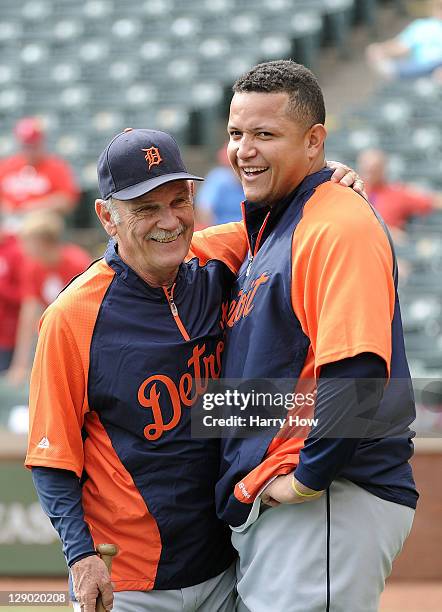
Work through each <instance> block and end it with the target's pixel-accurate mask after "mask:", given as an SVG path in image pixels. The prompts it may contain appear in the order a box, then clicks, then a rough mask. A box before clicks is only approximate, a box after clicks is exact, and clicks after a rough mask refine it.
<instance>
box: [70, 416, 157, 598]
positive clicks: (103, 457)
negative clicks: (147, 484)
mask: <svg viewBox="0 0 442 612" xmlns="http://www.w3.org/2000/svg"><path fill="white" fill-rule="evenodd" d="M85 428H86V431H87V433H88V437H87V438H86V440H85V443H84V453H85V457H86V460H87V475H88V479H87V480H86V482H85V484H84V485H83V494H82V502H83V508H84V513H85V519H86V522H87V523H88V525H89V528H90V530H91V534H92V537H93V540H94V543H95V545H97V544H100V543H105V542H112V543H113V544H116V545H117V546H118V548H119V552H118V555H117V556H116V557H114V560H113V562H112V581H113V582H114V584H115V590H116V591H126V590H136V591H145V590H150V589H152V588H153V586H154V583H155V577H156V573H157V569H158V563H159V560H160V557H161V536H160V532H159V529H158V526H157V524H156V522H155V519H154V518H153V516H152V515H151V514H150V513H149V511H148V508H147V507H146V503H145V501H144V500H143V498H142V497H141V495H140V493H139V491H138V489H137V487H136V486H135V484H134V482H133V479H132V476H131V475H130V473H129V472H128V471H127V470H126V469H125V467H124V466H123V464H122V463H121V461H120V459H119V457H118V455H117V454H116V452H115V450H114V448H113V446H112V442H111V440H110V439H109V436H108V434H107V433H106V430H105V429H104V427H103V425H102V423H101V422H100V419H99V417H98V414H97V413H96V412H90V413H89V414H88V415H87V416H86V419H85ZM148 468H149V466H146V469H148ZM128 577H131V578H130V579H128Z"/></svg>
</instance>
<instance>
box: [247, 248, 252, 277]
mask: <svg viewBox="0 0 442 612" xmlns="http://www.w3.org/2000/svg"><path fill="white" fill-rule="evenodd" d="M252 263H253V255H250V253H249V263H248V265H247V270H246V276H248V275H249V274H250V269H251V267H252Z"/></svg>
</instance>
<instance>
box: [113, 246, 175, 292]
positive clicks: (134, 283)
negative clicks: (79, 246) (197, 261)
mask: <svg viewBox="0 0 442 612" xmlns="http://www.w3.org/2000/svg"><path fill="white" fill-rule="evenodd" d="M104 259H105V261H106V263H107V264H108V266H110V267H111V268H112V270H114V272H115V274H116V275H117V277H118V278H119V279H121V280H122V281H123V282H124V283H125V284H126V285H127V286H128V287H130V289H131V291H133V292H134V293H138V294H139V295H143V296H144V297H145V298H149V299H151V300H154V301H163V302H165V301H167V300H166V295H165V293H164V290H163V288H162V287H151V286H150V285H149V283H146V281H145V280H143V279H142V278H141V277H140V276H138V274H137V273H136V272H135V270H133V269H132V268H131V267H130V266H128V265H127V263H125V262H124V261H123V260H122V259H121V257H120V256H119V254H118V245H117V243H116V241H115V240H114V239H113V238H111V239H110V240H109V243H108V245H107V248H106V251H105V254H104ZM186 272H187V267H186V264H181V265H180V267H179V269H178V274H177V276H176V278H175V283H174V284H175V289H174V299H175V300H176V299H179V297H180V294H181V293H182V292H183V291H184V287H185V282H186V280H185V279H186Z"/></svg>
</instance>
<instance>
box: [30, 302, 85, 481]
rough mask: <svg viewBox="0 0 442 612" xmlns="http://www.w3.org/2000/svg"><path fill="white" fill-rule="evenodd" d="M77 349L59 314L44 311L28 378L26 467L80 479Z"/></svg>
mask: <svg viewBox="0 0 442 612" xmlns="http://www.w3.org/2000/svg"><path fill="white" fill-rule="evenodd" d="M85 380H86V378H85V372H84V369H83V363H82V359H81V356H80V352H79V348H78V346H77V344H76V342H75V340H74V337H73V334H72V331H71V329H70V326H69V324H68V322H67V320H66V318H65V315H64V314H63V312H62V311H61V310H59V309H58V308H57V307H56V305H53V306H51V307H50V308H48V309H47V310H46V312H45V314H44V315H43V318H42V321H41V324H40V335H39V339H38V344H37V350H36V355H35V360H34V366H33V369H32V375H31V386H30V398H29V419H30V420H29V441H28V453H27V456H26V461H25V465H26V467H31V466H45V467H53V468H60V469H65V470H71V471H73V472H75V473H76V474H77V476H78V477H81V473H82V471H83V440H82V436H81V429H82V426H83V418H84V413H85V411H86V410H87V400H86V383H85Z"/></svg>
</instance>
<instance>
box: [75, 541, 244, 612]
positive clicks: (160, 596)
mask: <svg viewBox="0 0 442 612" xmlns="http://www.w3.org/2000/svg"><path fill="white" fill-rule="evenodd" d="M214 554H216V551H214ZM235 582H236V574H235V564H233V565H231V566H230V567H229V568H228V569H227V570H226V571H225V572H222V574H219V575H218V576H215V577H214V578H210V579H209V580H206V581H205V582H201V583H200V584H196V585H195V586H191V587H186V588H184V589H173V590H166V591H118V592H116V593H114V607H113V608H112V612H234V610H235V600H236V590H235ZM74 610H75V612H80V606H79V604H78V603H74Z"/></svg>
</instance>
